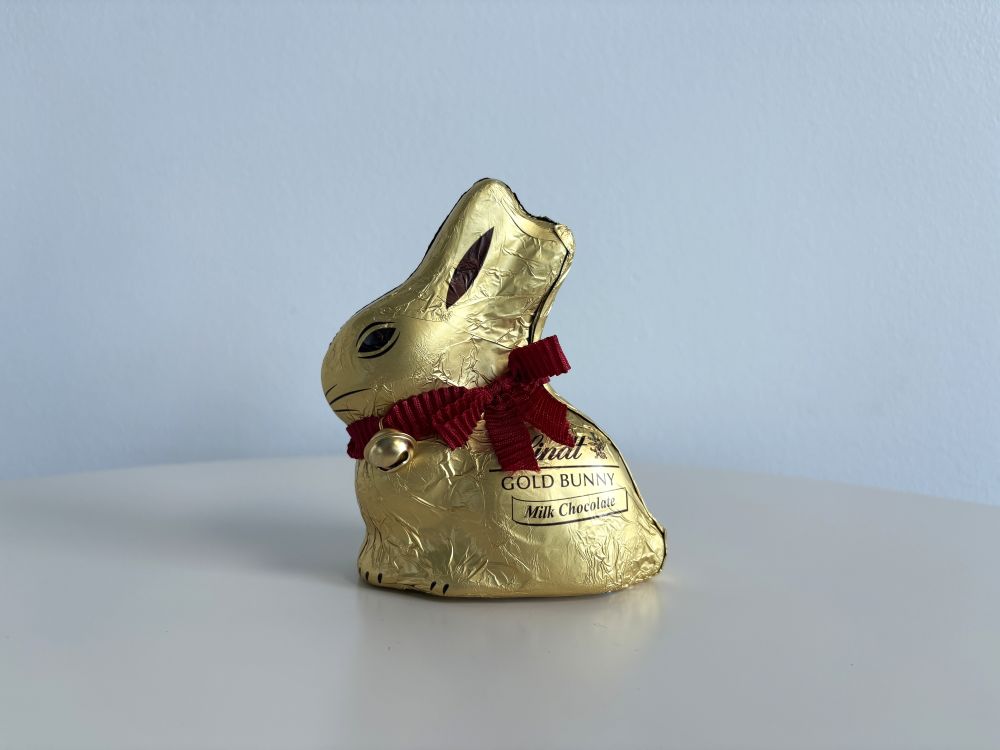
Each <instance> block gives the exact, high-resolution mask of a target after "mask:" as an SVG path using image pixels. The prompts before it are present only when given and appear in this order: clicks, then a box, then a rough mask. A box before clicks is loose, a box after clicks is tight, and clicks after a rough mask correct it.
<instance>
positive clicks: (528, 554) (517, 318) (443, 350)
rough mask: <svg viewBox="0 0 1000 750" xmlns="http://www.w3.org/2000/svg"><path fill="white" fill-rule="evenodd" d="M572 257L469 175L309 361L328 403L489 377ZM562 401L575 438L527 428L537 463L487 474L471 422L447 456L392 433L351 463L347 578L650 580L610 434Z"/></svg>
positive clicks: (469, 587) (642, 528) (531, 332)
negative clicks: (406, 261)
mask: <svg viewBox="0 0 1000 750" xmlns="http://www.w3.org/2000/svg"><path fill="white" fill-rule="evenodd" d="M484 248H486V249H485V250H484ZM573 253H574V246H573V236H572V234H571V233H570V231H569V229H568V228H566V227H565V226H563V225H559V224H555V223H553V222H551V221H549V220H548V219H544V218H540V217H535V216H532V215H530V214H528V213H527V212H526V211H525V210H524V208H523V207H522V206H521V204H520V202H519V201H518V200H517V198H516V196H515V195H514V194H513V192H512V191H511V190H510V188H508V187H507V186H506V185H504V184H503V183H501V182H498V181H495V180H481V181H479V182H477V183H476V184H475V185H474V186H473V187H472V188H471V189H470V190H469V191H468V192H466V193H465V195H463V196H462V198H461V199H460V200H459V202H458V204H456V206H455V208H454V209H453V210H452V212H451V213H450V214H449V216H448V218H447V219H446V220H445V222H444V224H442V226H441V228H440V229H439V230H438V233H437V235H436V236H435V237H434V240H433V241H432V242H431V245H430V247H429V248H428V249H427V252H426V253H425V255H424V258H423V260H422V261H421V263H420V265H419V266H418V267H417V269H416V270H415V271H414V272H413V273H412V274H411V275H410V277H409V278H408V279H407V280H406V281H405V282H403V284H401V285H400V286H399V287H397V288H396V289H394V290H393V291H391V292H389V293H388V294H386V295H384V296H383V297H380V298H379V299H377V300H376V301H375V302H373V303H371V304H369V305H368V306H366V307H365V308H363V309H362V310H360V311H359V312H357V313H356V314H355V315H354V316H353V317H352V318H351V320H350V321H348V323H347V324H346V325H344V327H343V328H342V329H341V330H340V331H339V332H338V334H337V336H336V337H335V338H334V340H333V341H332V342H331V344H330V347H329V349H328V351H327V354H326V357H325V359H324V361H323V368H322V381H323V388H324V391H325V392H326V396H327V401H328V402H329V404H330V407H331V408H332V409H333V410H334V412H335V413H336V414H337V415H338V416H340V417H341V419H343V420H344V422H346V423H351V422H353V421H355V420H357V419H360V418H362V417H366V416H369V415H373V414H376V415H381V414H383V413H384V412H385V411H386V410H387V409H388V408H389V407H390V406H391V405H392V404H393V403H395V402H396V401H398V400H400V399H403V398H406V397H408V396H411V395H414V394H416V393H421V392H423V391H427V390H430V389H432V388H440V387H442V386H446V385H460V386H465V387H469V388H471V387H476V386H481V385H484V384H485V383H489V382H491V381H492V380H493V379H494V378H496V377H497V376H498V375H500V374H501V373H503V372H504V371H505V367H506V361H507V355H508V354H509V352H510V351H511V350H512V349H513V348H515V347H518V346H523V345H525V344H527V343H530V342H533V341H537V340H538V339H539V338H541V335H542V328H543V326H544V323H545V318H546V316H547V314H548V311H549V309H550V307H551V305H552V302H553V300H554V298H555V294H556V292H557V291H558V288H559V285H560V284H561V283H562V281H563V279H564V277H565V275H566V272H567V271H568V270H569V266H570V264H571V262H572V259H573ZM470 258H472V259H473V261H475V263H470ZM470 269H471V270H470ZM545 387H546V388H547V389H549V391H550V392H551V393H553V395H555V396H556V397H557V398H559V397H558V394H555V393H554V391H552V388H551V385H546V386H545ZM560 400H562V399H560ZM567 406H568V414H567V418H568V421H569V424H570V428H571V431H572V433H573V435H574V436H575V438H576V441H575V444H574V445H573V446H569V447H567V446H563V445H560V444H558V443H555V442H552V441H551V440H548V439H547V438H546V437H545V436H544V435H542V434H540V433H538V432H537V431H533V432H532V435H533V444H532V445H533V448H534V450H535V455H536V457H537V458H538V463H539V466H540V471H538V472H530V471H519V472H514V473H508V472H505V471H502V470H501V469H500V466H499V464H498V462H497V459H496V456H495V455H494V453H493V451H492V449H491V446H490V443H489V440H488V438H487V435H486V431H485V429H484V428H483V424H482V422H480V425H479V427H478V428H477V429H476V431H475V432H474V434H473V436H472V439H470V441H469V442H468V444H467V445H465V446H464V447H462V448H459V449H456V450H449V449H448V448H447V447H446V446H445V445H444V443H442V442H441V441H439V440H436V439H430V440H418V441H416V442H415V443H413V444H412V448H411V444H409V443H407V442H406V441H405V438H406V437H408V436H403V437H402V438H401V437H399V436H397V435H387V436H384V438H385V439H383V440H382V442H381V443H380V444H379V445H378V446H370V450H371V451H376V453H375V454H372V453H369V454H368V455H377V456H378V458H377V459H374V460H373V461H369V460H361V461H358V464H357V471H356V475H355V477H356V490H357V496H358V504H359V507H360V510H361V515H362V517H363V518H364V521H365V526H366V535H365V540H364V543H363V545H362V548H361V554H360V556H359V559H358V572H359V574H360V575H361V577H362V578H363V579H364V580H365V581H367V582H368V583H370V584H373V585H377V586H387V587H392V588H399V589H411V590H416V591H421V592H424V593H428V594H434V595H441V596H467V597H513V596H565V595H575V594H592V593H599V592H605V591H613V590H616V589H621V588H624V587H626V586H630V585H632V584H634V583H638V582H639V581H642V580H645V579H646V578H649V577H650V576H653V575H655V574H656V573H657V572H658V571H659V570H660V568H661V567H662V565H663V561H664V558H665V555H666V535H665V532H664V530H663V528H662V527H661V526H660V525H659V524H658V523H657V522H656V520H655V519H654V518H653V516H652V515H651V514H650V513H649V511H648V509H647V508H646V505H645V503H644V501H643V499H642V496H641V495H640V493H639V491H638V489H637V488H636V486H635V483H634V482H633V480H632V477H631V474H630V473H629V470H628V467H627V466H626V464H625V462H624V460H623V458H622V456H621V454H620V453H619V452H618V450H617V448H616V447H615V446H614V444H613V443H612V441H611V440H610V439H609V438H608V437H607V436H606V435H605V434H604V433H603V432H602V431H601V430H600V429H599V428H598V427H597V426H596V425H595V424H594V423H593V422H592V421H590V420H589V419H588V418H587V417H586V416H584V415H583V414H582V413H581V412H579V411H578V410H576V409H575V408H574V407H573V406H571V405H569V404H567ZM403 452H405V453H406V455H405V460H402V458H403ZM396 464H398V465H396ZM387 469H388V470H387Z"/></svg>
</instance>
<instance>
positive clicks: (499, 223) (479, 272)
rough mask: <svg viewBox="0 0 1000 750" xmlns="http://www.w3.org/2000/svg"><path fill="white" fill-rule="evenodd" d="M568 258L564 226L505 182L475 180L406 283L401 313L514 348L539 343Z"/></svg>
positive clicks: (569, 239)
mask: <svg viewBox="0 0 1000 750" xmlns="http://www.w3.org/2000/svg"><path fill="white" fill-rule="evenodd" d="M572 256H573V235H572V234H571V233H570V231H569V229H568V228H566V227H564V226H562V225H560V224H555V223H554V222H552V221H551V220H550V219H547V218H545V217H543V216H533V215H532V214H529V213H528V212H527V211H525V210H524V207H523V206H522V205H521V202H520V201H519V200H518V199H517V196H516V195H514V192H513V191H512V190H511V189H510V188H509V187H507V186H506V185H505V184H504V183H502V182H500V181H498V180H480V181H479V182H477V183H476V184H475V185H473V186H472V187H471V188H470V189H469V190H468V191H467V192H466V193H465V195H463V196H462V197H461V198H460V199H459V201H458V203H457V204H455V207H454V208H453V209H452V210H451V213H450V214H448V217H447V218H446V219H445V220H444V223H443V224H442V225H441V228H440V229H438V232H437V234H436V235H435V236H434V239H433V240H432V241H431V244H430V246H429V247H428V248H427V253H426V254H425V255H424V258H423V260H422V261H421V263H420V265H419V266H418V267H417V270H416V271H414V273H413V275H412V276H411V277H410V279H408V280H407V282H406V283H404V285H403V288H405V289H408V290H412V292H408V293H413V294H414V297H415V299H414V301H413V303H412V304H411V305H408V306H407V307H408V309H407V310H406V314H408V315H412V316H414V317H421V318H425V319H426V318H430V319H436V320H447V321H448V322H449V323H450V324H451V327H452V328H453V329H457V330H462V329H466V330H468V331H469V332H470V334H472V335H474V336H476V337H481V338H483V339H489V340H491V341H493V342H494V343H497V344H499V345H501V346H504V347H513V346H520V345H522V344H524V343H527V342H528V341H534V340H535V339H537V338H539V337H540V335H541V328H542V324H543V323H544V320H545V316H546V315H547V313H548V309H549V307H550V306H551V304H552V300H553V299H554V297H555V292H556V290H557V289H558V287H559V284H560V283H561V281H562V279H563V277H564V276H565V275H566V272H567V271H568V270H569V265H570V262H571V261H572Z"/></svg>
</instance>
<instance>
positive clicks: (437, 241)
mask: <svg viewBox="0 0 1000 750" xmlns="http://www.w3.org/2000/svg"><path fill="white" fill-rule="evenodd" d="M572 258H573V235H572V234H571V233H570V231H569V229H568V228H567V227H565V226H562V225H561V224H555V223H553V222H551V221H550V220H548V219H546V218H544V217H536V216H532V215H531V214H529V213H528V212H527V211H525V210H524V208H523V207H522V206H521V204H520V202H519V201H518V199H517V196H515V195H514V193H513V192H512V191H511V189H510V188H509V187H507V186H506V185H505V184H503V183H502V182H498V181H496V180H480V181H479V182H477V183H476V184H475V185H473V186H472V188H470V189H469V191H468V192H466V193H465V195H463V196H462V197H461V198H460V199H459V201H458V203H457V204H456V205H455V207H454V208H453V209H452V211H451V213H450V214H449V215H448V218H447V219H445V221H444V223H443V224H442V225H441V227H440V229H438V232H437V234H436V235H435V237H434V239H433V240H432V241H431V244H430V246H429V247H428V248H427V252H426V253H425V254H424V258H423V260H422V261H421V262H420V265H419V266H417V269H416V270H415V271H414V272H413V273H412V274H411V275H410V277H409V278H408V279H407V280H406V281H404V282H403V283H402V284H401V285H400V286H398V287H396V288H395V289H394V290H392V291H391V292H389V293H388V294H385V295H383V296H382V297H379V298H378V299H377V300H375V301H374V302H372V303H371V304H369V305H367V306H366V307H364V308H362V309H361V310H359V311H358V312H357V313H355V314H354V316H353V317H352V318H351V319H350V320H349V321H347V323H346V324H345V325H344V327H343V328H341V329H340V331H339V332H338V333H337V335H336V337H334V339H333V341H332V342H330V348H329V349H328V350H327V353H326V357H325V358H324V360H323V370H322V380H323V389H324V391H325V392H326V399H327V401H328V402H329V404H330V407H331V408H332V409H333V411H334V412H335V413H336V414H337V415H338V416H339V417H340V418H341V419H343V420H344V422H347V423H350V422H353V421H355V420H357V419H360V418H361V417H365V416H369V415H371V414H375V413H381V412H382V411H384V410H385V409H386V408H388V407H389V406H390V405H391V404H393V403H394V402H396V401H398V400H400V399H403V398H407V397H408V396H412V395H414V394H416V393H421V392H423V391H428V390H431V389H433V388H438V387H441V386H445V385H461V386H466V387H473V386H478V385H483V384H484V383H487V382H489V381H491V380H493V379H494V378H495V377H496V376H497V375H499V374H501V373H502V372H503V371H504V370H505V369H506V365H507V355H508V354H509V352H510V350H511V349H513V348H515V347H518V346H522V345H524V344H527V343H530V342H532V341H536V340H537V339H539V338H540V337H541V333H542V327H543V325H544V323H545V318H546V316H547V315H548V312H549V308H550V307H551V305H552V301H553V299H554V297H555V293H556V291H557V290H558V288H559V285H560V283H561V282H562V280H563V278H564V277H565V275H566V272H567V271H568V270H569V266H570V262H571V261H572Z"/></svg>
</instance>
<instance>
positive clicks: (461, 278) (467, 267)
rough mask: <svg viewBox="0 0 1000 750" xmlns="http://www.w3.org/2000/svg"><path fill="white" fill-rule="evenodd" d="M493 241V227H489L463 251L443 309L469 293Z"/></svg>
mask: <svg viewBox="0 0 1000 750" xmlns="http://www.w3.org/2000/svg"><path fill="white" fill-rule="evenodd" d="M492 241H493V227H490V228H489V229H487V230H486V231H485V232H483V233H482V234H481V235H479V239H477V240H476V241H475V242H473V243H472V246H471V247H470V248H469V249H468V250H466V251H465V255H463V256H462V260H460V261H459V262H458V265H457V266H455V272H454V273H453V274H452V275H451V281H449V282H448V295H447V297H446V298H445V303H444V304H445V307H451V306H452V305H454V304H455V303H456V302H458V300H459V299H461V298H462V295H463V294H465V293H466V292H467V291H469V287H470V286H472V282H473V281H475V280H476V276H478V275H479V269H481V268H482V267H483V262H484V261H485V260H486V253H488V252H489V251H490V243H491V242H492Z"/></svg>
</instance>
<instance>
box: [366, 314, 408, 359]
mask: <svg viewBox="0 0 1000 750" xmlns="http://www.w3.org/2000/svg"><path fill="white" fill-rule="evenodd" d="M376 326H380V327H376ZM398 336H399V332H398V331H397V330H396V329H395V328H393V327H392V326H391V325H388V324H386V323H372V324H371V325H370V326H368V327H367V328H366V329H365V330H364V331H362V332H361V335H360V336H358V354H359V355H360V356H361V357H362V358H364V359H373V358H374V357H381V356H382V355H383V354H385V353H386V352H387V351H389V350H390V349H392V347H393V346H394V345H395V344H396V339H397V338H398Z"/></svg>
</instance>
